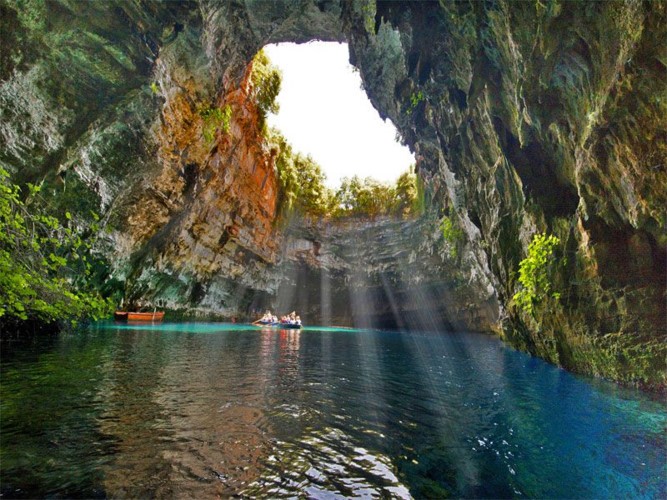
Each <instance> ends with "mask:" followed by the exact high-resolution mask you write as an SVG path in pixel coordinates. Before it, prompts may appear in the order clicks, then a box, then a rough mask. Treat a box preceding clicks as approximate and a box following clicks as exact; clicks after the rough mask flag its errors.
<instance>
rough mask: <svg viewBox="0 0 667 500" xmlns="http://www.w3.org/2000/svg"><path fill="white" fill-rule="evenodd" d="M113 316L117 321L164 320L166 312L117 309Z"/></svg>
mask: <svg viewBox="0 0 667 500" xmlns="http://www.w3.org/2000/svg"><path fill="white" fill-rule="evenodd" d="M113 317H114V319H115V320H116V321H162V319H163V318H164V312H157V311H153V312H128V311H116V312H115V313H114V315H113Z"/></svg>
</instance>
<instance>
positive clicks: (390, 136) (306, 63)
mask: <svg viewBox="0 0 667 500" xmlns="http://www.w3.org/2000/svg"><path fill="white" fill-rule="evenodd" d="M262 50H263V52H264V53H265V54H266V55H267V56H268V59H269V61H270V63H271V64H272V65H273V66H275V67H277V68H278V70H279V71H280V73H281V76H282V82H281V85H280V91H279V93H278V95H277V106H276V108H275V112H271V113H269V114H268V125H269V126H271V127H273V128H276V129H278V130H279V131H280V132H281V133H282V134H283V135H284V136H285V138H286V139H287V140H288V142H289V143H290V144H291V146H292V147H293V149H294V150H295V151H297V152H298V153H301V154H304V155H306V156H311V157H312V158H313V160H314V161H315V162H316V163H317V164H318V165H319V166H320V167H321V168H322V171H323V173H324V175H325V184H326V185H327V186H328V187H329V188H331V189H334V190H335V189H337V188H338V187H339V186H340V184H341V182H342V180H343V179H344V178H352V177H354V176H358V177H360V178H365V177H371V178H373V179H374V180H376V181H379V182H383V183H389V184H393V183H394V182H396V180H397V179H398V177H399V176H400V174H402V173H404V172H406V171H408V170H409V169H410V168H411V166H413V165H414V163H415V157H414V154H413V153H412V152H411V151H410V149H409V148H408V147H407V146H406V145H405V144H404V143H403V142H402V139H401V136H400V132H399V131H398V130H397V129H396V127H395V126H394V124H393V123H392V122H391V120H388V119H384V120H383V119H382V118H381V117H380V115H379V114H378V111H377V110H376V109H375V108H374V107H373V105H372V103H371V101H370V99H369V98H368V95H367V94H366V92H365V90H364V88H363V82H362V79H361V77H360V74H359V70H358V69H357V68H355V67H354V66H352V65H351V64H350V63H349V48H348V45H347V43H337V42H323V41H317V40H314V41H311V42H309V43H306V44H295V43H279V44H269V45H266V46H264V48H263V49H262Z"/></svg>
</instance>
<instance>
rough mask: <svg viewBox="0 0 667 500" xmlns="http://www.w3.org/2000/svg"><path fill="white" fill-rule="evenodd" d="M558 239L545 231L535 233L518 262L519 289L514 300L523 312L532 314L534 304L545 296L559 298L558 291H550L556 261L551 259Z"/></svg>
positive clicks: (558, 241) (558, 243)
mask: <svg viewBox="0 0 667 500" xmlns="http://www.w3.org/2000/svg"><path fill="white" fill-rule="evenodd" d="M558 245H560V240H559V239H558V238H557V237H556V236H554V235H549V236H547V235H546V233H541V234H536V235H535V236H533V240H532V241H531V242H530V244H529V245H528V255H527V256H526V258H525V259H523V260H522V261H521V262H520V264H519V283H520V284H521V287H522V288H521V290H519V291H518V292H517V293H516V294H515V295H514V297H513V298H514V301H515V302H516V304H517V306H519V308H520V309H521V310H523V311H524V312H526V313H528V314H532V313H533V311H534V307H535V305H536V304H537V303H538V302H540V301H541V300H544V299H545V298H547V297H551V298H554V299H556V300H558V299H560V293H558V292H554V291H552V285H551V282H552V280H553V274H554V271H555V266H556V262H555V260H554V259H552V257H553V255H554V252H555V250H556V248H557V247H558Z"/></svg>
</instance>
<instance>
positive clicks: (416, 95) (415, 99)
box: [408, 90, 424, 113]
mask: <svg viewBox="0 0 667 500" xmlns="http://www.w3.org/2000/svg"><path fill="white" fill-rule="evenodd" d="M423 100H424V93H423V92H422V91H421V90H420V91H419V92H413V93H412V94H410V107H409V108H408V113H412V112H413V111H414V110H415V109H417V106H419V103H420V102H422V101H423Z"/></svg>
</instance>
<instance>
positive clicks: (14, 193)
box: [0, 167, 113, 323]
mask: <svg viewBox="0 0 667 500" xmlns="http://www.w3.org/2000/svg"><path fill="white" fill-rule="evenodd" d="M28 189H29V197H28V200H34V199H35V198H36V197H37V196H38V193H39V190H40V188H39V187H37V186H33V185H30V184H29V185H28ZM29 205H30V206H29ZM28 208H30V210H28ZM65 219H66V221H67V222H66V225H62V224H61V223H60V222H59V221H58V219H56V218H55V217H52V216H49V215H45V214H44V213H42V211H41V210H39V209H38V208H37V207H36V206H33V205H31V203H30V202H28V203H26V202H24V201H22V200H21V197H20V190H19V188H18V186H16V185H14V184H12V183H11V182H10V180H9V174H8V173H7V171H6V170H5V169H3V168H2V167H0V318H3V317H6V318H14V319H18V320H28V319H35V320H39V321H43V322H47V323H50V322H54V321H57V320H69V321H72V322H75V321H76V320H77V319H82V318H87V317H89V318H93V319H99V318H102V317H105V316H108V315H109V314H111V312H112V310H113V305H112V303H111V301H110V300H105V299H103V298H102V297H101V296H100V295H99V294H98V293H97V292H96V291H94V289H93V288H92V286H93V285H92V283H91V282H90V281H91V280H90V279H89V278H90V275H91V272H92V269H93V266H94V265H95V264H96V263H95V259H94V257H93V256H92V253H91V244H92V242H91V241H90V240H88V241H84V239H83V238H82V237H81V236H80V235H79V234H78V232H77V231H75V229H74V224H73V221H72V215H71V214H70V213H69V212H65ZM97 229H98V228H97V226H96V225H93V227H92V228H91V232H93V233H94V232H96V231H97Z"/></svg>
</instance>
